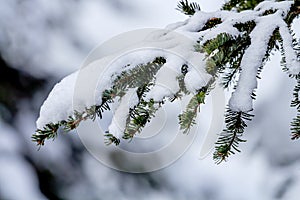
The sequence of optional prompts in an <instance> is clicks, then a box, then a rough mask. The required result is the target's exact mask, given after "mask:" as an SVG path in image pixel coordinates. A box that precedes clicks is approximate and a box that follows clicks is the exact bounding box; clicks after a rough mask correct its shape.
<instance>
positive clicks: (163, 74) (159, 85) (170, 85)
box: [145, 56, 185, 101]
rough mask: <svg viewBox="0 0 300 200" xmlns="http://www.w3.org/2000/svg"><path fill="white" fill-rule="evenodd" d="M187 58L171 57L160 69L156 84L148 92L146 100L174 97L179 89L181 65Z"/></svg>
mask: <svg viewBox="0 0 300 200" xmlns="http://www.w3.org/2000/svg"><path fill="white" fill-rule="evenodd" d="M184 63H185V60H184V59H182V58H178V57H172V56H171V57H169V58H168V59H167V62H166V63H165V64H164V65H163V67H162V68H161V69H160V70H159V71H158V73H157V75H156V80H155V85H154V86H153V88H152V89H151V91H150V92H149V93H148V94H147V96H146V98H145V100H148V101H149V100H150V99H153V100H154V101H162V100H163V99H164V98H165V97H172V96H174V95H175V94H176V93H177V92H178V91H179V89H180V88H179V84H178V80H177V77H178V76H179V75H180V74H181V66H182V65H183V64H184Z"/></svg>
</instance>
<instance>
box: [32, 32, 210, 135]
mask: <svg viewBox="0 0 300 200" xmlns="http://www.w3.org/2000/svg"><path fill="white" fill-rule="evenodd" d="M195 43H196V41H195V40H191V39H190V38H188V37H186V36H184V35H182V34H178V33H176V32H172V31H170V30H158V31H157V30H156V31H152V32H151V33H149V34H148V35H146V36H145V38H144V39H143V40H142V41H139V42H137V43H133V45H131V46H129V47H127V48H124V49H122V50H120V51H118V52H116V53H114V54H112V55H109V56H106V57H104V58H101V59H99V60H97V61H94V62H92V63H90V64H89V65H87V66H85V67H83V68H82V69H81V70H80V71H79V72H76V73H74V74H72V75H70V76H68V77H66V78H65V79H63V80H62V81H61V82H60V83H59V84H57V85H56V86H55V87H54V89H53V90H52V91H51V93H50V94H49V97H48V98H47V99H46V101H45V102H44V104H43V106H42V108H41V111H40V117H39V119H38V120H37V127H38V128H39V129H41V128H43V126H44V125H46V124H48V123H50V122H53V123H57V122H59V121H61V120H65V119H67V118H68V116H72V115H73V110H76V111H78V112H82V111H84V110H85V108H89V107H91V106H93V105H99V104H101V100H102V98H101V97H102V93H103V91H104V90H106V89H110V88H111V87H112V84H113V80H114V78H116V77H117V76H118V75H120V74H121V73H122V71H128V70H130V69H132V68H134V67H137V66H138V65H140V64H146V63H149V62H152V61H153V60H154V59H155V58H157V57H164V58H165V59H166V61H167V63H166V64H165V65H164V66H162V67H161V69H160V70H162V71H159V72H158V77H157V80H158V82H159V81H160V82H161V83H164V82H162V80H163V78H165V77H168V80H169V81H170V83H168V87H169V89H170V90H165V89H163V90H162V89H161V88H160V89H156V91H155V92H154V94H155V95H156V97H155V98H157V99H159V98H160V99H161V98H162V96H164V95H165V96H169V95H171V94H174V93H176V91H178V89H179V87H178V83H177V82H176V84H175V81H176V77H177V75H179V74H180V72H181V71H180V70H181V66H182V65H183V64H184V62H187V63H189V62H190V63H191V64H192V65H193V66H196V67H197V72H198V76H197V79H193V80H188V79H187V80H188V81H189V82H190V85H194V86H193V87H191V88H193V90H194V89H196V88H198V87H200V86H203V85H205V84H204V83H206V82H207V81H208V80H209V78H210V77H209V76H207V75H206V72H205V69H204V67H205V63H204V62H203V60H202V59H201V58H204V56H201V54H200V53H195V52H194V44H195ZM165 67H166V69H165ZM170 70H171V71H170ZM168 72H169V73H168ZM171 72H172V73H171ZM167 73H168V74H167ZM188 74H189V73H188ZM191 76H192V74H189V75H188V77H191ZM203 77H204V78H205V80H202V78H203ZM74 88H75V90H74ZM154 89H155V88H154ZM198 89H199V88H198ZM158 90H160V91H158ZM74 91H75V93H74ZM72 100H73V102H74V103H73V105H72ZM111 129H113V126H112V127H111Z"/></svg>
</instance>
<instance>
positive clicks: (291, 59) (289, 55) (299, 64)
mask: <svg viewBox="0 0 300 200" xmlns="http://www.w3.org/2000/svg"><path fill="white" fill-rule="evenodd" d="M279 32H280V36H281V38H282V41H283V49H284V55H285V60H286V67H287V68H288V70H289V74H291V75H297V74H299V73H300V61H299V60H298V58H297V54H296V52H295V50H294V49H293V37H292V35H291V33H290V30H289V29H288V27H287V25H286V24H282V25H281V26H280V28H279Z"/></svg>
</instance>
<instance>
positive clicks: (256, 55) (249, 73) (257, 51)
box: [229, 12, 282, 112]
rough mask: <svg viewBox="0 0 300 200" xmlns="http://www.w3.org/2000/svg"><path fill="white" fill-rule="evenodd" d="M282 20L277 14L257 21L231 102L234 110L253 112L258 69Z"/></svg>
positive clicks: (230, 105) (230, 104)
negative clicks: (253, 97)
mask: <svg viewBox="0 0 300 200" xmlns="http://www.w3.org/2000/svg"><path fill="white" fill-rule="evenodd" d="M281 20H282V18H281V16H280V15H279V13H277V12H276V13H274V14H272V15H268V16H264V17H261V18H259V20H257V21H256V26H255V28H254V30H253V31H252V32H251V34H250V37H251V45H250V46H249V47H248V49H247V50H246V51H245V53H244V56H243V59H242V62H241V74H240V77H239V81H238V84H237V88H236V90H235V91H234V92H233V93H232V96H231V98H230V100H229V107H230V108H231V109H232V110H234V111H242V112H247V111H250V110H252V108H253V105H252V104H253V102H252V98H251V95H252V93H253V92H254V90H255V89H256V88H257V78H256V75H257V72H258V68H259V67H261V66H262V64H263V59H264V57H265V54H266V52H267V47H268V42H269V39H270V37H271V35H272V34H273V32H274V30H275V29H276V28H278V21H281Z"/></svg>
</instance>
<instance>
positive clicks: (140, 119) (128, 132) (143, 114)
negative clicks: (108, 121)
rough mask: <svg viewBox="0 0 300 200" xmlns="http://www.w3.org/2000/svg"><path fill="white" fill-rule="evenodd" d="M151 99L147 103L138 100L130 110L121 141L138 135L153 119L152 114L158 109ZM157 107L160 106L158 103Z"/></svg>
mask: <svg viewBox="0 0 300 200" xmlns="http://www.w3.org/2000/svg"><path fill="white" fill-rule="evenodd" d="M155 104H157V103H155V102H154V101H153V99H151V100H150V101H149V102H147V101H144V100H140V102H139V103H138V105H136V106H135V107H134V108H133V109H131V110H130V115H129V118H128V119H127V121H128V123H126V128H125V131H124V135H123V137H122V138H123V139H125V140H128V139H132V138H133V137H134V135H135V134H136V133H140V132H141V131H142V128H144V127H145V125H146V124H147V123H148V122H150V120H151V118H152V117H154V113H155V112H156V111H157V110H158V108H159V107H156V106H155ZM159 105H161V104H160V103H159Z"/></svg>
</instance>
